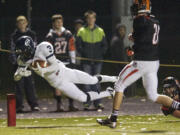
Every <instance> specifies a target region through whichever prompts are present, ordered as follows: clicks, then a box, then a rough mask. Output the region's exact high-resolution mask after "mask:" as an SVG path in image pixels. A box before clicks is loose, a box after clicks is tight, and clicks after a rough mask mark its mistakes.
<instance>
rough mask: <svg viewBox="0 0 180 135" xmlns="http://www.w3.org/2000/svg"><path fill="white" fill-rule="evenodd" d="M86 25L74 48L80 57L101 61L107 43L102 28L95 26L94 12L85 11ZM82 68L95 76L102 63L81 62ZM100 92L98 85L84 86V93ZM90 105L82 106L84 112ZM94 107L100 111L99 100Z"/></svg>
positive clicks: (80, 32) (99, 70) (98, 72)
mask: <svg viewBox="0 0 180 135" xmlns="http://www.w3.org/2000/svg"><path fill="white" fill-rule="evenodd" d="M84 15H85V19H86V23H87V24H86V25H85V26H84V27H82V28H81V29H80V30H79V31H78V33H77V38H76V46H77V49H78V52H79V53H80V54H81V56H82V57H85V58H90V59H103V56H104V54H105V52H106V50H107V42H106V39H105V33H104V31H103V29H102V28H100V27H99V26H97V25H96V24H95V22H96V13H95V12H94V11H91V10H89V11H87V12H86V13H85V14H84ZM82 68H83V70H84V71H85V72H87V73H89V74H91V75H96V74H100V72H101V69H102V63H100V62H94V61H82ZM90 90H93V91H98V92H99V91H101V87H100V84H97V85H86V86H85V91H86V92H88V91H90ZM90 104H91V103H85V104H84V110H88V109H89V107H90ZM94 106H95V108H96V109H97V110H102V109H103V108H104V107H103V105H102V103H101V101H100V100H96V101H94Z"/></svg>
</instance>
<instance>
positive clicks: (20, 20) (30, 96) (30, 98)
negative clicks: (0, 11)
mask: <svg viewBox="0 0 180 135" xmlns="http://www.w3.org/2000/svg"><path fill="white" fill-rule="evenodd" d="M16 27H17V28H16V29H15V31H14V32H13V33H12V34H11V44H10V48H11V51H12V52H13V53H11V54H10V57H9V60H10V62H11V64H12V65H13V72H15V71H16V70H17V68H18V65H17V57H18V55H17V54H16V53H14V52H15V48H16V41H17V40H18V38H19V37H21V36H30V37H31V38H32V39H33V41H34V42H35V45H36V44H37V38H36V33H35V32H34V31H32V30H31V29H30V28H29V27H28V21H27V19H26V17H25V16H18V17H17V18H16ZM23 89H24V90H25V95H26V99H27V102H28V104H29V106H30V107H31V111H39V110H40V108H39V105H38V102H37V97H36V90H35V84H34V79H33V77H32V75H30V76H28V77H22V78H21V79H20V80H19V81H16V82H15V92H16V112H17V113H23V112H24V109H23V108H24V105H23Z"/></svg>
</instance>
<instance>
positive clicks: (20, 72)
mask: <svg viewBox="0 0 180 135" xmlns="http://www.w3.org/2000/svg"><path fill="white" fill-rule="evenodd" d="M31 74H32V73H31V71H30V70H27V67H19V68H18V69H17V70H16V72H15V74H14V80H15V81H19V80H20V79H21V78H22V77H28V76H30V75H31Z"/></svg>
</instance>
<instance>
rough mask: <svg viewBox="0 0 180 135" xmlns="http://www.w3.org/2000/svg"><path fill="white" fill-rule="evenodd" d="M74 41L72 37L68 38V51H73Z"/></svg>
mask: <svg viewBox="0 0 180 135" xmlns="http://www.w3.org/2000/svg"><path fill="white" fill-rule="evenodd" d="M75 50H76V48H75V39H74V37H73V36H71V37H70V39H69V51H75Z"/></svg>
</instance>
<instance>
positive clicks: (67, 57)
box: [46, 14, 78, 112]
mask: <svg viewBox="0 0 180 135" xmlns="http://www.w3.org/2000/svg"><path fill="white" fill-rule="evenodd" d="M51 19H52V29H50V31H49V33H48V34H47V36H46V41H48V42H50V43H51V44H52V45H53V47H54V53H55V55H56V57H57V58H58V59H59V60H61V61H62V62H64V63H66V64H67V66H68V67H69V68H74V67H75V63H76V59H75V57H76V52H75V51H76V49H75V43H74V42H75V41H74V36H73V35H72V33H71V32H70V31H69V30H67V29H66V28H64V27H63V16H62V15H61V14H55V15H53V16H52V18H51ZM54 96H55V99H56V101H57V110H56V111H57V112H63V111H64V107H63V106H62V101H61V98H62V97H61V92H60V91H59V90H55V93H54ZM68 100H69V111H78V109H77V108H76V107H75V106H74V104H73V100H72V99H71V98H68Z"/></svg>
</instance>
